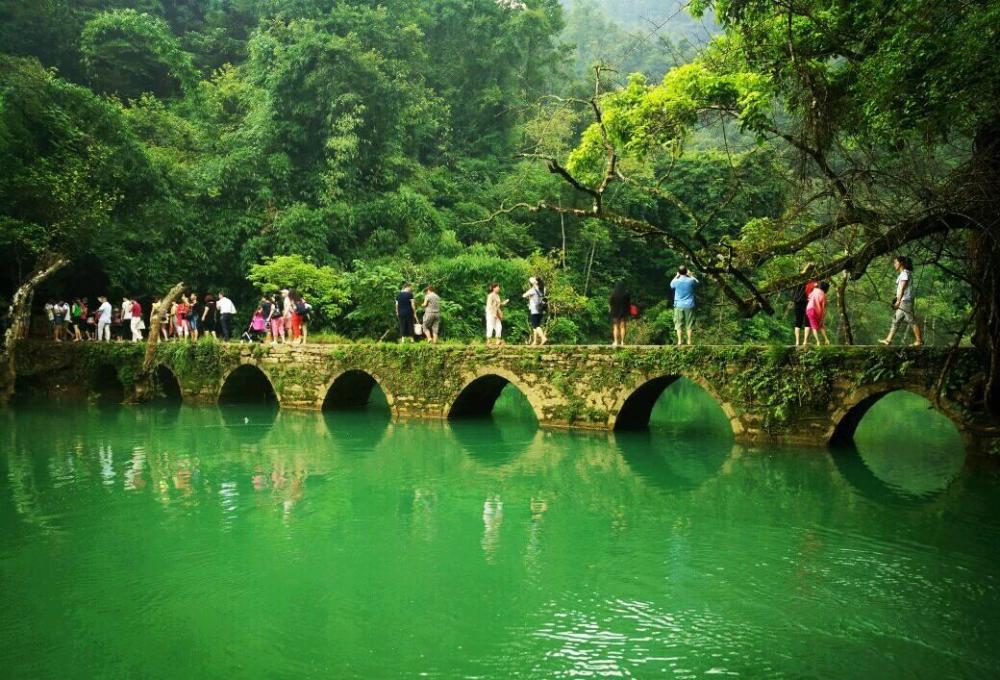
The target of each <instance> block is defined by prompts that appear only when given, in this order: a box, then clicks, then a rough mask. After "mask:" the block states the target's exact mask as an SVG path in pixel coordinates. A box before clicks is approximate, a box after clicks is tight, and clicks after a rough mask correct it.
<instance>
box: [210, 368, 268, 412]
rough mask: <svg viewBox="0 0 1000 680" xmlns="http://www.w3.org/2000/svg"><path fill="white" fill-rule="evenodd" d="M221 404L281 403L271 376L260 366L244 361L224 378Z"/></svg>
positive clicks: (220, 397)
mask: <svg viewBox="0 0 1000 680" xmlns="http://www.w3.org/2000/svg"><path fill="white" fill-rule="evenodd" d="M218 401H219V403H220V404H247V403H264V404H267V403H277V404H280V403H281V397H280V396H279V395H278V391H277V390H276V389H274V383H273V382H271V378H270V377H269V376H268V375H267V373H265V372H264V370H263V369H261V368H260V367H259V366H257V365H255V364H250V363H243V364H240V365H239V366H236V367H235V368H233V369H232V370H230V371H229V372H228V373H226V375H225V376H224V377H223V378H222V387H221V388H220V389H219V399H218Z"/></svg>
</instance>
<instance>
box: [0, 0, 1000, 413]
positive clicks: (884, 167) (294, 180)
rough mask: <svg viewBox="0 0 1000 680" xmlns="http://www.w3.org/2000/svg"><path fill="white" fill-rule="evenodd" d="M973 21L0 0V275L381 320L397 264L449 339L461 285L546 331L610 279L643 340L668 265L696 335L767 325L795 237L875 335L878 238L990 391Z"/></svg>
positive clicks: (762, 337)
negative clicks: (689, 300) (531, 306)
mask: <svg viewBox="0 0 1000 680" xmlns="http://www.w3.org/2000/svg"><path fill="white" fill-rule="evenodd" d="M688 10H690V11H688ZM998 26H1000V3H997V2H990V1H987V0H978V1H974V2H967V3H962V4H961V5H954V6H953V5H948V4H946V3H940V2H933V1H931V0H906V1H905V2H899V3H892V4H891V5H889V6H886V5H885V3H879V2H874V0H860V1H852V2H847V1H846V0H801V1H800V0H797V1H796V2H794V3H780V4H776V3H771V2H763V1H762V0H714V1H712V0H697V1H696V2H693V3H690V5H689V6H687V5H684V4H682V3H677V2H672V1H669V2H668V1H665V0H664V1H662V2H661V1H659V0H657V1H650V2H647V1H645V0H644V1H643V2H631V1H630V2H623V1H622V0H572V1H569V0H566V1H565V2H564V3H560V2H559V1H558V0H523V1H520V2H508V1H506V0H500V1H498V0H405V1H403V2H393V3H374V2H370V1H368V0H337V1H334V0H294V1H291V2H269V1H263V0H227V1H225V2H219V1H217V0H147V1H143V2H123V1H114V2H94V1H93V0H62V1H60V2H47V3H22V2H16V1H14V0H0V163H2V167H3V170H4V172H3V173H2V175H0V262H2V263H3V264H2V265H0V296H3V297H6V296H9V294H10V291H12V290H13V289H14V288H16V286H17V283H18V282H19V281H21V280H23V279H24V277H25V276H26V275H27V272H29V271H30V270H31V269H32V268H33V267H34V266H35V265H36V264H37V262H38V261H39V258H43V257H48V256H50V255H52V254H58V255H60V256H65V257H68V258H69V259H70V260H71V261H72V264H71V265H70V266H68V267H66V268H65V269H64V270H63V271H62V272H61V273H59V274H58V275H56V277H55V278H54V279H53V280H52V281H51V283H50V284H48V285H49V290H50V291H52V292H53V294H55V292H56V291H60V294H67V295H68V294H74V293H77V294H85V295H91V296H93V295H96V294H97V293H99V292H105V291H109V292H114V293H129V294H133V295H149V296H152V295H156V294H162V292H164V291H165V290H166V289H168V288H169V287H170V286H171V285H172V284H173V283H175V282H176V281H177V280H181V279H183V280H184V281H185V282H186V283H187V284H188V285H190V286H192V287H193V288H196V289H207V288H217V287H224V288H226V289H227V290H230V291H232V292H233V295H234V297H235V298H236V299H237V301H239V302H241V303H243V302H246V304H247V305H252V303H253V301H254V300H256V299H257V296H258V295H259V294H260V293H261V292H266V289H272V288H274V287H275V286H279V285H282V282H281V281H280V279H282V277H283V276H284V277H285V278H287V279H288V280H287V281H285V282H284V284H294V285H301V286H303V287H307V286H311V287H312V290H313V292H312V295H314V296H316V297H317V298H322V300H323V301H324V302H323V304H324V305H325V307H324V309H323V310H322V313H321V314H320V315H319V319H318V320H317V322H316V323H317V324H318V325H320V326H322V328H323V329H325V330H328V331H331V332H336V333H339V334H341V335H346V336H350V337H358V338H360V337H373V338H378V337H381V336H382V335H384V334H385V332H386V331H388V330H389V329H391V328H392V327H393V318H392V310H393V307H392V299H393V293H394V290H395V289H396V288H397V287H398V286H399V285H401V284H402V283H403V281H404V280H409V281H411V282H413V283H415V284H417V285H418V286H420V285H423V284H434V285H435V286H437V287H438V289H439V291H440V292H441V294H442V298H443V299H444V310H445V318H446V324H447V323H448V320H449V319H450V320H451V327H450V328H451V332H452V335H451V337H460V338H471V337H474V336H477V335H479V334H480V329H479V319H478V317H479V315H480V308H481V306H482V298H483V297H484V296H485V286H486V284H487V283H489V282H491V281H492V280H494V279H495V280H498V281H500V282H501V283H502V284H503V285H504V287H505V289H506V290H507V293H508V294H516V293H519V292H520V290H518V289H520V288H521V287H522V286H526V285H527V284H526V282H525V279H526V278H527V276H529V275H531V274H532V273H534V274H536V275H537V274H539V273H544V276H545V277H547V279H548V280H549V281H550V284H551V285H552V286H553V289H552V290H553V305H552V311H553V315H552V317H553V318H552V319H550V321H549V323H551V324H552V325H553V329H554V333H553V334H552V335H553V337H554V338H561V339H563V340H566V341H593V340H603V339H604V337H605V335H606V333H607V329H606V325H607V324H606V321H607V295H608V293H609V291H610V288H611V287H612V285H613V284H614V283H615V282H616V281H619V280H623V281H625V282H626V283H627V285H628V287H629V288H630V291H631V292H632V295H633V298H634V299H635V300H636V301H637V302H638V303H639V306H640V308H641V309H642V315H641V319H640V321H639V322H638V323H637V324H633V338H634V339H636V340H639V341H662V340H663V339H664V338H666V337H668V336H669V333H670V325H669V320H668V314H667V313H666V312H667V310H668V309H669V305H670V301H669V295H668V286H667V283H668V281H669V279H670V277H671V276H672V271H673V268H675V267H676V266H677V265H679V264H687V265H689V266H691V267H692V268H694V269H695V270H696V271H697V272H699V274H700V275H701V276H702V277H703V278H705V279H707V285H706V286H704V287H703V290H702V298H703V299H702V303H701V304H702V307H703V308H704V314H705V316H706V322H705V329H706V332H709V331H708V329H709V328H711V331H710V332H711V333H712V335H713V339H715V340H716V341H719V342H734V341H735V342H739V341H756V342H775V341H784V340H785V338H786V337H787V331H786V330H785V327H786V326H787V313H788V310H789V305H788V291H789V290H790V289H791V288H793V287H794V286H796V285H798V284H800V283H801V282H802V275H801V274H800V272H801V271H802V266H803V265H804V264H805V263H806V262H808V261H813V262H815V263H816V265H817V270H816V271H817V272H818V275H819V276H820V277H822V278H827V279H830V280H831V281H833V282H834V284H835V285H834V295H835V298H836V300H837V303H838V304H837V309H838V313H837V315H836V321H835V325H836V329H837V330H838V331H839V334H840V336H841V338H842V339H844V340H850V339H856V340H858V341H862V342H870V341H872V340H873V339H874V337H875V334H876V333H879V332H881V331H882V330H883V327H884V325H885V323H886V317H887V315H888V312H887V310H888V302H889V301H890V298H891V294H892V291H891V288H892V285H891V277H892V273H891V271H890V267H889V259H890V258H891V256H892V255H893V254H895V253H896V252H900V251H904V252H905V253H906V254H908V255H910V256H912V257H913V258H914V259H915V260H916V261H917V264H918V277H917V278H918V281H919V285H920V289H919V290H920V292H919V294H920V296H921V299H922V300H924V302H925V307H924V308H923V314H925V315H928V316H929V317H930V318H929V324H930V325H931V326H932V327H933V328H934V329H936V330H935V331H934V332H933V333H932V334H931V339H932V340H933V341H936V342H952V341H956V338H957V339H959V341H960V339H961V337H963V333H964V337H966V338H967V339H968V338H969V337H971V338H973V339H974V340H975V343H976V345H977V346H979V347H981V348H982V349H983V352H984V360H985V361H986V365H987V367H988V370H987V374H988V375H989V376H990V378H989V381H988V384H986V385H984V396H985V397H987V398H989V399H990V400H991V403H993V404H994V405H995V404H996V403H997V401H998V400H997V390H998V387H997V385H998V384H1000V379H998V376H1000V368H998V366H1000V362H997V361H996V360H995V358H994V357H997V356H1000V311H998V310H1000V302H998V300H1000V277H998V276H997V275H996V273H995V271H994V268H993V267H992V266H991V265H992V263H993V262H996V261H1000V246H997V243H998V240H997V238H996V224H995V221H996V217H997V215H998V214H1000V210H998V206H997V205H996V201H997V191H996V185H997V173H998V166H1000V158H998V155H997V149H998V146H997V144H998V133H1000V123H998V120H1000V118H998V114H997V107H998V104H997V102H998V101H1000V97H998V96H997V95H998V79H1000V67H998V64H997V56H996V50H995V44H996V40H997V32H998ZM283 270H287V272H286V273H285V274H284V275H283V274H282V271H283ZM300 278H301V280H302V282H301V283H298V280H299V279H300ZM293 279H295V281H293ZM241 306H242V305H241ZM518 314H520V311H518ZM515 318H516V319H520V317H519V316H515ZM709 319H710V321H709ZM521 325H524V326H525V328H520V326H521ZM514 329H515V334H517V333H522V334H525V333H526V332H527V328H526V321H525V323H524V324H521V322H520V320H518V321H517V322H516V323H515V324H514ZM446 335H447V333H446Z"/></svg>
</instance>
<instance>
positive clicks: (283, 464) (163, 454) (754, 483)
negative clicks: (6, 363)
mask: <svg viewBox="0 0 1000 680" xmlns="http://www.w3.org/2000/svg"><path fill="white" fill-rule="evenodd" d="M17 413H23V412H12V411H8V412H6V413H4V414H3V416H2V417H3V418H4V420H5V422H4V427H3V431H4V432H5V435H4V439H5V442H4V444H5V448H6V449H7V450H8V451H9V452H10V453H9V454H8V460H7V470H8V478H9V479H10V481H11V485H12V488H13V489H14V491H15V499H16V500H17V504H18V507H19V512H23V513H27V514H29V515H31V516H33V517H35V518H36V520H37V521H38V522H41V523H43V524H44V523H45V522H46V521H47V520H46V518H47V517H48V516H49V514H50V513H49V512H48V511H47V510H45V509H44V508H42V507H39V504H40V503H43V500H42V499H41V498H40V497H39V495H38V493H37V492H36V490H37V489H38V488H39V487H42V486H46V483H45V482H44V480H41V479H40V478H39V475H43V476H52V477H54V478H57V479H62V480H64V481H63V483H76V482H74V481H73V480H76V479H80V478H84V479H95V480H97V479H103V480H104V483H107V484H110V485H112V486H117V487H120V488H123V489H125V490H127V491H146V492H150V493H153V494H154V495H155V496H156V497H157V498H158V499H159V500H160V501H161V502H162V503H164V505H165V506H168V507H175V506H178V505H180V506H183V507H187V506H190V505H192V504H198V503H202V502H212V503H223V504H224V503H225V502H226V499H225V498H224V497H225V496H226V495H227V494H238V493H257V494H261V493H263V494H265V496H264V497H266V498H268V499H270V501H268V502H273V503H274V504H276V505H280V506H281V507H282V508H283V511H285V512H292V511H293V510H294V507H295V505H296V504H297V503H299V502H300V501H302V500H304V499H307V498H308V495H309V485H310V484H317V483H319V484H330V483H334V484H340V483H342V482H341V481H337V480H340V479H341V477H342V474H343V471H345V470H351V469H354V468H356V466H358V465H362V466H364V467H365V468H367V469H368V473H366V474H367V475H368V476H369V477H373V478H375V479H382V477H383V476H384V475H386V474H391V475H392V476H393V479H392V480H386V479H382V482H381V483H385V484H389V485H390V486H392V485H395V486H399V487H400V488H403V487H407V484H408V483H409V482H408V481H407V480H408V479H422V480H428V479H431V480H434V479H436V480H438V481H439V484H443V485H445V486H443V487H441V488H436V487H433V485H431V486H426V488H424V487H423V486H422V487H420V488H419V489H414V490H413V497H412V498H411V499H410V501H412V503H414V504H420V503H429V502H431V499H433V498H435V497H436V495H437V494H439V493H441V492H442V491H443V490H444V489H445V488H447V487H452V488H456V489H460V488H482V489H487V490H489V494H490V495H489V498H490V499H493V500H492V502H493V503H494V505H495V504H496V503H497V502H502V503H507V505H506V507H507V511H508V513H510V509H511V507H512V505H513V504H515V503H522V504H523V503H527V504H529V505H530V504H532V503H534V504H535V505H538V506H539V507H542V506H545V507H548V506H550V505H552V504H554V503H560V502H563V503H564V502H566V499H565V498H564V497H563V496H564V494H565V493H566V492H567V489H566V488H565V484H563V482H564V481H565V480H567V479H573V480H575V482H574V484H573V485H572V489H573V491H572V493H573V494H574V496H575V498H574V500H573V503H574V504H576V505H579V506H580V507H586V508H600V509H601V510H600V511H601V512H606V513H608V514H609V515H613V514H614V512H615V507H617V506H619V505H621V506H626V505H628V506H631V507H635V506H636V505H637V503H635V502H634V501H635V500H636V498H637V497H638V498H640V499H641V498H643V497H647V496H648V497H649V499H650V500H649V502H650V503H651V504H653V503H654V501H653V497H654V496H661V495H666V496H669V497H670V498H673V499H675V502H676V503H678V504H680V506H682V507H686V506H687V505H699V507H704V505H703V503H704V502H710V503H711V504H712V505H711V507H713V508H715V511H717V512H719V513H721V514H723V515H726V514H728V513H733V514H734V516H735V515H738V514H740V513H746V512H767V513H775V521H778V519H779V515H780V514H781V512H782V508H775V507H772V506H773V503H775V502H777V501H778V499H780V500H781V503H787V502H789V501H792V502H796V503H801V504H802V507H804V508H810V512H819V511H821V510H822V508H824V507H831V503H832V504H833V505H837V504H844V505H851V506H857V500H858V499H863V500H864V502H865V504H866V505H869V506H870V507H871V508H872V512H876V511H877V510H876V509H877V508H878V507H885V506H904V505H905V506H909V507H912V508H914V509H919V508H923V509H925V510H926V511H928V512H934V513H937V512H939V511H941V510H942V509H944V508H946V507H949V506H951V505H952V504H954V503H959V502H961V501H960V499H961V496H962V490H963V488H964V486H965V485H966V484H967V483H968V482H969V480H970V476H969V475H968V474H966V473H962V472H960V471H956V472H955V474H954V475H953V476H947V475H946V476H941V477H939V478H937V480H936V485H937V486H936V487H935V488H932V489H930V490H928V489H927V488H926V486H924V487H922V488H919V489H913V490H908V489H907V488H906V486H905V485H906V479H907V478H906V476H903V477H898V476H897V477H893V473H892V472H891V471H890V472H889V473H888V475H887V474H886V471H885V469H884V468H883V469H880V468H881V467H882V466H880V465H879V462H878V460H873V459H872V457H871V455H872V454H871V452H867V453H866V452H865V451H856V452H853V453H852V452H845V451H832V452H830V453H824V454H822V455H815V454H812V455H801V456H796V455H794V454H793V455H788V456H773V455H770V454H762V453H761V452H756V451H752V450H750V449H748V448H747V447H746V446H743V445H740V444H735V443H733V442H732V441H731V439H729V438H727V437H725V436H722V435H720V434H719V433H716V434H715V436H709V437H688V438H674V437H670V436H663V433H662V432H657V431H654V432H651V433H650V432H640V433H632V432H626V433H615V434H612V435H606V434H599V433H570V434H567V435H558V436H557V435H554V434H553V433H551V432H549V431H546V430H544V429H541V428H537V427H533V426H531V425H530V424H525V423H515V424H514V425H513V426H511V425H510V424H509V423H508V424H504V423H496V422H490V421H487V422H479V423H466V422H455V423H445V422H437V423H433V422H432V423H422V424H408V423H405V422H399V421H392V420H390V419H389V418H388V417H384V418H379V417H373V415H372V414H371V413H370V412H364V413H350V412H347V413H344V412H334V413H329V414H324V415H322V416H320V415H317V414H308V413H296V412H284V413H282V412H279V411H278V410H277V409H274V408H267V407H264V406H260V405H250V406H225V407H220V408H218V409H215V408H197V409H191V408H186V407H181V406H174V407H169V408H155V407H143V408H138V409H105V410H102V411H97V412H94V411H89V412H88V411H86V410H75V409H68V410H67V411H66V414H65V415H66V417H67V419H68V420H67V422H66V423H65V427H61V428H59V429H58V430H56V431H46V430H40V429H38V428H33V427H31V425H30V423H31V420H30V419H24V418H20V417H18V416H17ZM95 413H96V414H97V415H96V417H95ZM137 442H142V443H141V444H137ZM303 442H306V443H308V444H307V445H303ZM41 448H44V449H45V450H46V451H51V452H53V454H52V460H51V461H50V462H49V464H48V465H46V466H43V467H39V466H38V465H37V463H36V462H33V461H32V458H31V455H32V452H33V451H36V450H38V449H41ZM62 452H76V453H74V454H72V455H71V456H69V457H66V455H64V454H63V453H62ZM886 453H887V452H886V451H881V452H878V453H876V454H875V455H876V456H877V455H885V454H886ZM891 455H897V456H898V455H900V453H899V452H896V451H893V452H891ZM400 457H403V458H405V460H403V461H400V460H399V459H400ZM910 461H911V463H912V461H913V459H910ZM733 478H739V479H741V480H743V481H742V482H741V484H739V485H735V486H734V485H733V484H732V483H731V480H732V479H733ZM310 480H312V481H310ZM393 480H395V481H393ZM560 480H561V481H560ZM727 480H730V481H727ZM425 485H426V482H425ZM688 496H693V499H692V500H690V501H686V500H684V498H685V497H688ZM811 496H815V498H814V499H812V500H809V498H810V497H811ZM831 496H832V497H833V500H831ZM838 497H840V498H838ZM694 498H697V499H698V500H697V501H695V500H694ZM796 499H797V500H796ZM803 499H805V500H803ZM484 502H485V501H484ZM638 505H642V503H641V502H640V503H638ZM784 511H788V512H791V513H792V514H793V515H796V513H798V514H801V512H802V511H803V510H801V509H794V508H788V507H785V508H784ZM345 512H347V510H346V509H345ZM800 519H801V518H800Z"/></svg>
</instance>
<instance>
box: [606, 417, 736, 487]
mask: <svg viewBox="0 0 1000 680" xmlns="http://www.w3.org/2000/svg"><path fill="white" fill-rule="evenodd" d="M610 442H611V444H613V445H614V446H615V448H617V449H618V451H619V452H620V453H621V455H622V458H623V459H624V460H625V464H626V465H628V468H629V469H630V470H631V471H632V472H633V473H635V474H636V475H637V476H639V477H641V478H642V479H644V480H645V481H646V482H648V483H649V484H651V485H653V486H656V487H660V488H662V489H668V490H671V491H688V490H692V489H696V488H698V487H700V486H701V485H702V484H704V483H705V482H707V481H708V480H710V479H712V478H714V477H717V476H718V475H719V474H721V472H722V466H723V464H724V463H725V462H726V461H727V460H728V459H729V458H730V457H731V455H732V453H733V450H734V446H733V444H732V442H731V441H729V437H698V438H696V439H680V440H675V441H671V442H669V443H665V442H664V441H663V439H662V438H660V437H656V436H654V435H653V434H651V433H650V431H649V430H639V431H632V432H615V433H614V434H612V435H611V439H610Z"/></svg>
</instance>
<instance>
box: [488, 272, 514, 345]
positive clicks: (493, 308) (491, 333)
mask: <svg viewBox="0 0 1000 680" xmlns="http://www.w3.org/2000/svg"><path fill="white" fill-rule="evenodd" d="M489 291H490V292H489V294H487V296H486V344H487V345H489V344H491V343H490V340H492V339H496V344H497V346H500V345H502V344H503V337H502V336H503V306H504V305H505V304H507V303H508V302H510V301H509V300H501V299H500V284H499V283H491V284H490V287H489Z"/></svg>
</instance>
